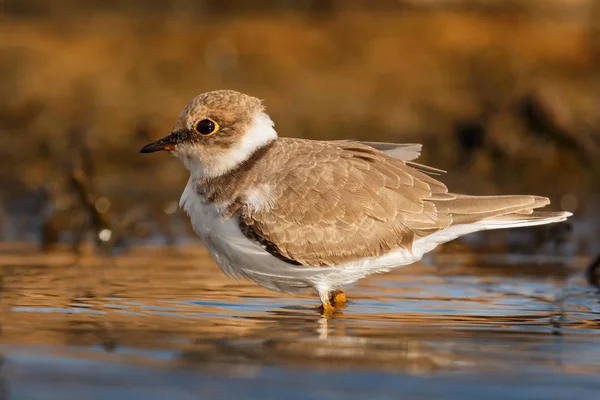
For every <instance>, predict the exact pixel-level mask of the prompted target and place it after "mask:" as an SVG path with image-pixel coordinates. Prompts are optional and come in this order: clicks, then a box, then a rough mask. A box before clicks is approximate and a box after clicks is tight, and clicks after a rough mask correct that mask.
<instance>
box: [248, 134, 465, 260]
mask: <svg viewBox="0 0 600 400" xmlns="http://www.w3.org/2000/svg"><path fill="white" fill-rule="evenodd" d="M266 170H267V172H266V174H265V175H264V176H263V177H262V179H263V182H264V183H266V184H269V188H270V203H271V206H270V207H269V208H268V209H264V208H262V209H259V210H254V209H253V208H252V207H250V206H244V207H243V208H242V210H241V211H242V213H241V216H242V218H241V221H242V224H243V225H245V226H244V230H245V231H247V232H250V233H251V235H252V236H253V237H255V238H256V239H258V240H260V241H261V242H263V243H264V244H266V245H267V247H268V248H270V249H271V250H272V251H275V252H276V253H278V255H279V256H281V257H282V258H284V259H288V260H291V261H294V262H297V263H300V264H305V265H339V264H342V263H344V262H348V261H351V260H355V259H358V258H362V257H373V256H378V255H381V254H385V253H387V252H389V251H390V250H392V249H394V248H399V247H403V248H410V246H411V245H412V242H413V240H414V239H415V237H417V236H424V235H427V234H429V233H431V232H434V231H437V230H439V229H443V228H445V227H447V226H449V225H450V224H451V223H452V217H451V215H450V214H449V213H448V212H445V213H439V212H438V211H437V209H436V205H435V203H434V202H433V201H429V200H434V199H439V200H440V201H443V200H444V199H453V198H455V197H454V196H453V195H449V194H447V189H446V186H445V185H443V184H442V183H440V182H438V181H436V180H435V179H433V178H432V177H430V176H428V175H426V174H424V173H422V172H420V171H418V170H417V169H415V168H411V167H409V166H407V165H406V163H405V162H404V161H402V160H399V159H395V158H392V157H389V156H387V155H385V154H384V153H383V152H381V151H379V150H377V149H374V148H372V147H370V146H367V145H363V144H360V143H356V142H342V141H335V142H320V141H307V140H298V139H279V140H278V141H277V145H276V146H274V148H273V149H272V150H271V154H270V155H269V161H268V162H267V165H266Z"/></svg>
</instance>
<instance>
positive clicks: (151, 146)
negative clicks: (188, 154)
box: [140, 135, 176, 153]
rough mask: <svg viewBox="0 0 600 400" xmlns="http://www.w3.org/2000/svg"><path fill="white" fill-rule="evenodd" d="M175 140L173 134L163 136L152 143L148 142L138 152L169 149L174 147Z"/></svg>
mask: <svg viewBox="0 0 600 400" xmlns="http://www.w3.org/2000/svg"><path fill="white" fill-rule="evenodd" d="M175 144H176V143H175V140H174V138H173V135H168V136H165V137H164V138H162V139H158V140H156V141H154V142H152V143H148V144H147V145H145V146H144V147H142V148H141V149H140V153H154V152H155V151H160V150H164V151H171V150H174V149H175Z"/></svg>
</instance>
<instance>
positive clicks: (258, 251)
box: [180, 180, 565, 298]
mask: <svg viewBox="0 0 600 400" xmlns="http://www.w3.org/2000/svg"><path fill="white" fill-rule="evenodd" d="M180 205H181V207H182V208H183V209H184V210H185V211H186V212H187V214H188V215H189V216H190V219H191V222H192V227H193V228H194V231H195V232H196V234H197V235H198V236H199V237H200V238H201V239H202V241H203V242H204V244H205V246H206V248H207V249H208V251H209V253H210V255H211V256H212V258H213V259H214V260H215V262H216V263H217V265H218V266H219V267H220V268H221V270H222V271H223V272H224V273H225V274H226V275H228V276H230V277H237V278H247V279H250V280H252V281H254V282H256V283H258V284H260V285H261V286H264V287H266V288H268V289H271V290H274V291H279V292H298V291H305V290H306V289H309V288H314V289H315V290H316V291H317V293H318V294H319V295H320V296H321V298H323V297H324V296H325V298H326V296H327V294H328V292H330V291H332V290H335V289H339V288H342V287H343V286H346V285H350V284H352V283H354V282H356V281H357V280H359V279H361V278H363V277H365V276H367V275H370V274H373V273H381V272H387V271H389V270H391V269H393V268H397V267H401V266H404V265H408V264H412V263H414V262H416V261H419V260H420V259H421V258H422V257H423V255H424V254H425V253H427V252H429V251H431V250H433V249H434V248H435V247H436V246H438V245H439V244H441V243H445V242H448V241H450V240H453V239H456V238H457V237H459V236H462V235H466V234H468V233H472V232H477V231H481V230H486V229H501V228H512V227H517V226H533V225H541V224H547V223H550V222H559V221H561V220H564V219H565V218H562V217H561V218H558V217H557V218H555V219H546V220H534V221H518V222H504V223H503V222H499V221H488V222H484V221H482V222H479V223H475V224H468V225H456V226H452V227H450V228H447V229H445V230H442V231H439V232H437V233H435V234H432V235H430V236H427V237H425V238H421V239H418V240H416V241H415V242H414V244H413V248H412V251H408V250H405V249H398V250H393V251H391V252H390V253H387V254H385V255H383V256H380V257H373V258H365V259H362V260H358V261H354V262H350V263H346V264H342V265H338V266H332V267H322V266H306V265H293V264H289V263H287V262H285V261H282V260H280V259H279V258H277V257H274V256H272V255H271V254H270V253H268V252H267V251H265V250H264V249H263V248H262V247H261V246H260V245H259V244H258V243H256V242H254V241H252V240H250V239H248V238H247V237H246V236H244V234H243V233H242V232H241V230H240V228H239V225H238V220H237V217H235V216H234V217H233V218H231V219H227V220H224V219H222V218H221V217H220V215H219V214H218V212H217V210H216V209H215V207H214V206H213V205H211V204H207V203H206V202H204V200H203V199H202V198H201V197H200V196H199V195H198V194H197V192H196V190H195V187H194V184H193V182H192V181H191V180H190V181H189V182H188V184H187V186H186V188H185V190H184V192H183V195H182V196H181V201H180Z"/></svg>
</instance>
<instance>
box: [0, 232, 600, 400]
mask: <svg viewBox="0 0 600 400" xmlns="http://www.w3.org/2000/svg"><path fill="white" fill-rule="evenodd" d="M500 260H501V261H502V260H503V262H504V264H502V262H498V257H496V258H494V257H487V258H486V257H485V256H482V257H479V258H473V257H472V256H470V255H469V256H467V255H465V254H463V255H460V254H440V255H438V256H437V258H436V259H434V260H433V261H435V262H434V264H435V267H433V266H430V265H415V266H411V267H407V268H404V269H400V270H397V271H395V272H393V273H390V274H386V275H377V276H373V277H370V278H368V279H366V280H364V281H362V282H360V283H359V284H358V285H357V286H356V287H354V288H351V289H350V290H348V292H347V294H348V296H349V298H350V303H349V304H348V306H347V307H346V309H344V310H343V311H342V312H339V313H337V314H335V315H334V316H333V317H332V318H331V319H329V320H326V319H324V318H322V317H321V315H320V314H319V313H318V312H317V310H316V309H315V307H316V305H317V300H316V298H315V297H312V296H306V297H293V296H285V295H279V294H276V293H272V292H269V291H266V290H264V289H262V288H260V287H257V286H256V285H254V284H252V283H250V282H245V281H234V280H229V279H227V278H225V277H224V276H223V274H222V273H221V272H220V271H219V270H218V269H217V267H216V266H215V265H214V264H213V263H212V261H211V260H210V258H209V257H208V256H207V255H206V253H205V252H204V250H203V249H202V248H200V247H199V246H190V247H180V248H176V249H168V248H137V249H132V250H128V251H127V252H125V253H124V254H122V255H120V256H118V257H111V258H102V257H94V256H84V257H77V256H75V255H73V254H72V253H70V252H68V251H60V250H59V251H55V252H53V253H50V254H43V253H39V252H37V251H36V250H35V248H34V247H33V246H32V245H27V244H13V245H9V244H3V245H1V247H0V271H1V274H2V275H1V281H0V288H1V296H2V297H1V303H0V305H1V313H2V318H1V326H0V328H1V331H0V357H1V363H0V398H1V399H26V398H44V399H81V398H86V399H100V398H108V397H112V398H120V399H155V398H156V399H158V398H171V399H188V398H189V399H192V398H194V399H196V398H228V399H229V398H232V399H233V398H235V399H240V398H255V399H280V398H290V399H341V398H343V399H359V398H369V399H392V398H400V397H402V398H418V399H435V398H445V399H448V398H450V399H454V398H456V399H459V398H460V399H464V398H487V399H496V398H498V399H499V398H512V399H515V398H517V399H531V398H544V399H565V398H597V397H598V396H599V395H600V378H599V377H600V294H599V292H598V289H595V288H593V287H591V286H589V285H587V283H586V282H585V279H584V277H583V265H584V260H579V259H571V260H569V261H568V262H566V263H565V262H564V261H565V260H563V259H560V258H559V259H548V260H545V261H544V262H542V263H540V262H539V259H536V262H537V264H533V263H531V261H532V260H530V259H527V258H526V257H521V256H517V255H511V257H500ZM484 264H485V265H484Z"/></svg>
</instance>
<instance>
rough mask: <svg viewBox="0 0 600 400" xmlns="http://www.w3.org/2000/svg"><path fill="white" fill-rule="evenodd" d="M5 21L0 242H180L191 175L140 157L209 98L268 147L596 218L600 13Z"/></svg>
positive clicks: (134, 15)
mask: <svg viewBox="0 0 600 400" xmlns="http://www.w3.org/2000/svg"><path fill="white" fill-rule="evenodd" d="M0 4H1V5H0V7H2V15H1V17H0V18H1V21H0V93H1V95H0V200H1V201H2V202H3V206H4V207H3V210H4V211H3V214H2V215H0V224H1V225H2V226H1V228H2V229H0V232H3V235H4V237H5V239H12V240H22V239H31V238H34V239H37V238H42V239H44V241H45V242H47V243H52V242H54V241H64V240H67V241H80V240H83V239H84V238H85V235H86V234H87V233H86V232H88V228H89V227H90V226H93V227H95V229H96V231H98V230H101V229H103V228H104V227H106V226H109V227H110V229H111V230H113V231H115V232H116V231H119V230H121V231H122V234H121V235H120V237H121V238H123V237H127V238H128V239H129V240H132V239H133V238H136V237H141V238H146V239H147V238H149V237H153V233H155V232H157V230H158V231H160V232H162V233H163V235H162V236H165V237H167V238H169V237H170V239H168V240H170V241H175V240H176V238H177V237H180V236H181V235H180V234H182V233H184V232H185V234H186V235H187V233H188V231H187V224H186V222H185V220H183V219H181V216H180V215H179V214H178V213H177V214H176V216H175V217H174V216H173V215H172V213H174V212H175V209H176V206H175V203H174V202H175V201H176V200H177V198H178V196H179V193H180V191H181V189H182V187H183V185H184V182H185V180H186V178H187V176H186V171H185V170H184V168H183V167H182V166H181V165H180V164H179V163H178V161H177V160H175V159H172V158H169V157H168V156H167V155H166V154H159V155H152V156H146V155H139V154H137V151H138V149H139V148H140V147H141V146H142V145H143V144H145V143H147V142H148V141H149V140H153V139H155V138H158V137H161V136H163V135H165V134H167V133H168V132H169V130H170V128H171V126H172V124H173V123H174V121H175V118H176V117H177V115H178V113H179V112H180V110H181V108H182V107H183V106H184V105H185V103H186V102H187V101H188V100H189V99H191V98H192V97H193V96H195V95H197V94H199V93H201V92H204V91H208V90H213V89H221V88H230V89H236V90H239V91H243V92H246V93H249V94H252V95H255V96H257V97H260V98H262V99H264V101H265V104H266V106H267V109H268V112H269V113H270V114H271V116H272V118H273V119H274V121H275V123H276V128H277V130H278V132H279V134H280V135H282V136H296V137H309V138H318V139H330V138H356V139H368V140H382V141H396V142H420V143H424V145H425V147H424V152H423V156H422V160H423V162H425V163H429V164H431V165H433V166H436V167H440V168H444V169H447V170H450V171H452V172H451V173H450V174H449V175H447V176H445V177H442V179H443V180H444V181H445V182H447V183H448V184H449V185H451V187H452V189H453V190H455V191H466V192H471V193H478V194H484V193H508V192H511V193H518V192H522V193H535V194H540V195H547V196H550V197H551V198H552V200H553V202H554V207H555V208H557V209H558V208H562V209H567V210H572V211H576V212H577V215H578V216H583V217H584V218H593V216H595V215H596V214H597V211H598V206H597V201H596V199H597V193H598V188H599V186H600V185H598V175H600V174H599V173H598V171H599V169H598V165H599V164H600V163H599V162H598V158H599V156H598V154H599V153H598V151H597V149H598V148H599V147H600V146H599V144H600V112H599V111H600V24H599V23H598V21H600V2H599V1H595V0H545V1H541V0H521V1H495V0H487V1H483V0H482V1H476V0H471V1H469V0H446V1H443V0H438V1H435V0H434V1H417V0H413V1H407V0H404V1H403V0H400V1H391V0H390V1H385V0H379V1H366V0H362V1H352V2H351V1H341V0H337V1H336V0H313V1H309V0H305V1H273V0H261V1H252V2H248V1H236V0H227V1H217V0H204V1H191V0H171V1H147V0H146V1H142V0H137V1H100V0H97V1H75V0H58V1H53V2H47V1H27V2H21V1H18V0H4V1H3V2H1V3H0ZM90 221H91V222H90ZM173 221H175V222H173ZM575 221H577V220H576V219H575ZM591 230H592V231H594V229H593V228H591ZM144 240H145V239H144Z"/></svg>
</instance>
